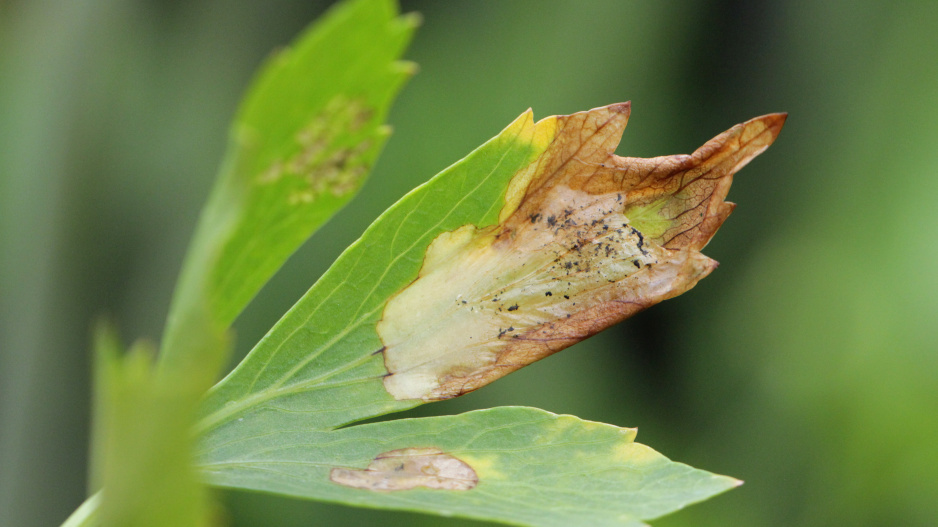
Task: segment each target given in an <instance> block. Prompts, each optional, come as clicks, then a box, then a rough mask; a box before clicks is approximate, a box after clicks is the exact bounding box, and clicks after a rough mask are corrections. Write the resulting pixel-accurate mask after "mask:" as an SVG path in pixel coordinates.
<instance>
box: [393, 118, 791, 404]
mask: <svg viewBox="0 0 938 527" xmlns="http://www.w3.org/2000/svg"><path fill="white" fill-rule="evenodd" d="M629 113H630V105H629V103H624V104H615V105H611V106H606V107H602V108H596V109H593V110H590V111H588V112H581V113H577V114H573V115H567V116H556V117H549V118H547V119H544V120H541V121H540V122H538V123H537V124H534V123H533V121H532V119H531V114H530V111H529V112H528V113H526V114H524V115H522V116H521V117H520V118H519V119H518V120H517V121H515V123H513V124H512V125H510V126H509V127H508V128H507V129H506V131H505V132H503V134H504V133H516V134H518V137H519V138H534V139H532V142H534V143H537V141H538V140H539V141H541V142H542V143H543V144H541V145H538V144H535V146H537V147H539V148H541V149H542V153H541V154H540V155H539V156H538V157H537V158H536V159H535V160H534V162H533V163H532V164H531V165H530V166H528V167H527V168H525V169H523V170H521V171H520V172H518V173H517V174H516V175H515V176H514V178H513V179H512V181H511V184H510V185H509V187H508V191H507V194H506V198H505V205H504V208H503V209H502V211H501V213H500V215H499V223H498V224H497V225H492V226H488V227H484V228H477V227H476V226H474V225H465V226H463V227H461V228H459V229H456V230H454V231H451V232H444V233H442V234H440V235H439V236H437V238H436V239H435V240H433V242H432V243H431V244H430V246H429V247H428V248H427V251H426V255H425V257H424V263H423V267H422V268H421V270H420V273H419V276H418V278H417V279H416V280H415V281H414V282H412V283H411V284H409V285H408V286H407V287H406V288H404V289H403V290H402V291H400V292H399V293H398V294H397V295H395V296H393V297H392V298H391V300H390V301H389V302H388V304H387V305H386V307H385V309H384V313H383V317H382V320H381V321H380V322H379V323H378V326H377V331H378V335H379V336H380V338H381V340H382V342H383V344H384V346H385V347H384V350H383V352H384V359H385V366H386V367H387V370H388V372H389V375H387V376H386V377H385V379H384V385H385V388H386V389H387V391H388V392H389V393H390V394H391V395H392V396H394V397H395V398H396V399H422V400H437V399H447V398H450V397H456V396H459V395H462V394H464V393H466V392H469V391H472V390H475V389H477V388H479V387H481V386H484V385H485V384H488V383H489V382H492V381H493V380H495V379H497V378H499V377H502V376H504V375H506V374H508V373H510V372H512V371H514V370H517V369H518V368H521V367H523V366H525V365H527V364H530V363H532V362H534V361H536V360H539V359H541V358H544V357H546V356H548V355H550V354H552V353H555V352H557V351H560V350H561V349H563V348H566V347H568V346H570V345H572V344H575V343H576V342H579V341H580V340H583V339H585V338H587V337H589V336H591V335H594V334H596V333H598V332H599V331H601V330H603V329H605V328H607V327H609V326H611V325H613V324H615V323H617V322H619V321H621V320H623V319H624V318H627V317H629V316H631V315H633V314H635V313H636V312H638V311H640V310H642V309H644V308H646V307H649V306H651V305H653V304H656V303H658V302H660V301H662V300H665V299H668V298H671V297H674V296H677V295H679V294H681V293H683V292H685V291H687V290H688V289H690V288H692V287H693V286H694V285H695V284H696V283H697V281H699V280H700V279H701V278H703V277H704V276H706V275H707V274H709V273H710V272H711V271H712V270H713V269H715V268H716V266H717V262H716V261H714V260H712V259H710V258H708V257H706V256H704V255H703V254H701V252H700V250H701V249H703V247H704V246H705V245H706V244H707V242H708V241H709V240H710V238H711V237H712V236H713V234H714V233H715V232H716V230H717V229H718V228H719V226H720V225H721V224H722V223H723V221H724V220H725V219H726V217H727V216H729V214H730V212H731V211H732V210H733V204H731V203H727V202H725V201H723V199H724V198H725V197H726V194H727V192H728V190H729V187H730V184H731V183H732V178H733V174H734V173H735V172H736V171H737V170H739V169H740V168H742V167H743V166H744V165H745V164H746V163H748V162H749V161H750V160H752V159H753V158H754V157H755V156H757V155H758V154H760V153H761V152H762V151H764V150H765V149H766V148H768V146H769V145H770V144H771V143H772V142H773V141H774V140H775V137H776V136H777V134H778V132H779V131H780V130H781V127H782V125H783V124H784V121H785V115H784V114H771V115H766V116H763V117H757V118H755V119H752V120H750V121H747V122H745V123H743V124H740V125H736V126H734V127H733V128H731V129H729V130H728V131H726V132H724V133H722V134H720V135H718V136H717V137H715V138H714V139H712V140H710V141H709V142H707V143H706V144H704V145H703V146H702V147H700V148H699V149H697V151H696V152H694V153H693V154H690V155H674V156H664V157H656V158H651V159H640V158H629V157H619V156H616V155H615V154H613V152H614V150H615V148H616V146H617V145H618V142H619V139H620V137H621V135H622V131H623V130H624V128H625V125H626V122H627V121H628V117H629ZM519 140H520V139H519Z"/></svg>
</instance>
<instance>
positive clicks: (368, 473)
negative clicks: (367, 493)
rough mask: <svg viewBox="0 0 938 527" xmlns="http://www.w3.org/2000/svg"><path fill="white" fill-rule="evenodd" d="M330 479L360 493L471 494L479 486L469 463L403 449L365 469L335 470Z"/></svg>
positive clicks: (435, 450)
mask: <svg viewBox="0 0 938 527" xmlns="http://www.w3.org/2000/svg"><path fill="white" fill-rule="evenodd" d="M329 479H330V480H331V481H332V482H334V483H338V484H339V485H344V486H346V487H352V488H356V489H365V490H375V491H394V490H410V489H415V488H418V487H425V488H428V489H443V490H469V489H472V488H474V487H475V486H476V485H477V484H478V483H479V477H478V476H477V475H476V472H475V471H474V470H473V469H472V467H470V466H469V465H468V464H467V463H466V462H464V461H462V460H460V459H458V458H456V457H454V456H451V455H449V454H446V453H444V452H443V451H442V450H440V449H438V448H402V449H400V450H392V451H390V452H385V453H383V454H379V455H378V456H377V457H375V459H374V460H373V461H372V462H371V463H369V464H368V468H365V469H361V470H359V469H349V468H334V469H332V471H331V472H330V473H329Z"/></svg>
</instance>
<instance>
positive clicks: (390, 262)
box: [199, 112, 535, 447]
mask: <svg viewBox="0 0 938 527" xmlns="http://www.w3.org/2000/svg"><path fill="white" fill-rule="evenodd" d="M533 134H534V124H533V119H532V117H531V113H530V112H528V113H525V114H524V115H522V116H521V117H520V118H519V119H518V120H516V121H515V122H514V123H513V124H512V125H510V126H509V127H508V128H506V129H505V130H504V131H503V132H502V133H501V134H499V135H498V136H496V137H495V138H493V139H491V140H489V141H488V142H487V143H485V144H484V145H482V146H481V147H479V148H478V149H476V150H475V151H474V152H472V153H471V154H470V155H469V156H467V157H466V158H464V159H463V160H462V161H460V162H458V163H456V164H454V165H453V166H451V167H449V168H448V169H446V170H444V171H443V172H442V173H440V174H439V175H438V176H436V177H435V178H433V179H432V180H431V181H429V182H428V183H426V184H424V185H422V186H421V187H419V188H417V189H416V190H414V191H413V192H411V193H410V194H408V195H407V196H405V197H404V198H402V199H401V200H400V201H399V202H398V203H397V204H395V205H394V206H392V207H391V208H390V209H388V210H387V211H386V212H385V213H384V214H382V215H381V217H379V218H378V219H377V220H376V221H375V222H374V223H373V224H372V225H371V226H370V227H369V228H368V229H367V230H366V231H365V233H364V234H363V235H362V237H361V238H360V239H359V240H358V241H356V242H355V243H354V244H352V245H351V246H350V247H349V248H348V249H347V250H346V251H345V252H344V253H343V254H342V255H341V256H340V257H339V259H338V260H337V261H336V262H335V264H333V266H332V267H331V268H330V269H329V270H328V271H327V272H326V273H325V274H324V275H323V276H322V278H321V279H320V280H319V281H318V282H317V283H316V284H315V285H314V286H313V287H312V288H311V289H310V290H309V291H308V292H307V293H306V294H305V295H304V296H303V298H302V299H300V301H299V302H297V304H296V305H295V306H294V307H293V308H292V309H291V310H290V311H289V312H288V313H287V314H286V315H284V317H283V318H282V319H281V320H280V321H279V322H278V323H277V324H276V325H275V326H274V328H273V329H271V331H270V332H269V333H268V334H267V335H266V336H265V337H264V338H263V339H262V340H261V341H260V342H259V343H258V345H257V346H256V347H255V348H254V349H253V350H252V351H251V352H250V353H249V354H248V356H247V357H246V358H245V359H244V360H243V361H242V362H241V364H239V365H238V366H237V367H236V368H235V370H234V371H232V372H231V374H229V375H228V376H227V377H226V378H225V379H223V380H222V381H221V382H220V383H219V384H218V385H216V386H215V387H214V388H213V389H212V390H211V391H210V392H209V394H208V396H207V398H206V400H205V404H204V405H203V407H202V410H203V413H202V418H201V420H200V423H199V430H200V432H201V434H202V436H203V437H202V444H203V445H206V446H208V447H211V446H212V445H216V444H220V443H224V442H227V441H229V440H231V439H233V438H234V439H237V438H240V437H244V436H247V435H253V434H256V433H261V432H262V431H269V430H273V429H281V428H284V429H286V428H293V427H296V426H302V427H306V428H309V429H316V430H326V429H329V428H334V427H338V426H341V425H344V424H347V423H351V422H353V421H358V420H361V419H366V418H369V417H374V416H376V415H381V414H384V413H388V412H391V411H397V410H402V409H405V408H410V407H413V406H415V405H416V404H419V403H418V402H414V401H397V400H395V399H394V398H393V397H391V396H390V395H389V394H388V393H387V391H386V390H385V389H384V386H383V384H382V379H383V377H384V376H385V375H386V374H387V370H386V369H385V367H384V363H383V360H382V357H381V355H380V353H379V354H376V352H378V351H380V350H381V347H382V344H381V340H380V339H379V338H378V335H377V333H376V332H375V325H376V324H377V322H378V320H379V319H380V318H381V311H382V308H383V307H384V305H385V303H386V302H387V300H388V298H389V297H390V296H391V295H392V294H394V293H395V292H397V291H399V290H400V289H401V288H403V287H404V286H405V285H407V284H408V283H409V282H411V281H413V279H414V278H415V277H416V275H417V272H418V271H419V269H420V266H421V263H422V261H423V255H424V252H425V251H426V248H427V246H428V245H429V243H430V242H431V241H432V240H433V238H434V237H436V236H437V235H438V234H440V233H441V232H445V231H449V230H453V229H455V228H457V227H459V226H461V225H464V224H465V223H467V222H470V223H475V224H477V225H486V224H490V223H493V222H495V221H496V220H497V217H498V212H499V210H500V209H501V208H502V206H503V205H504V203H505V200H504V194H505V188H506V186H507V185H508V182H509V180H510V179H511V178H512V176H514V175H515V174H516V173H517V172H518V171H519V170H520V169H521V168H523V167H525V166H527V165H528V164H530V162H531V160H532V158H533V156H534V155H535V148H534V146H533V143H532V140H533Z"/></svg>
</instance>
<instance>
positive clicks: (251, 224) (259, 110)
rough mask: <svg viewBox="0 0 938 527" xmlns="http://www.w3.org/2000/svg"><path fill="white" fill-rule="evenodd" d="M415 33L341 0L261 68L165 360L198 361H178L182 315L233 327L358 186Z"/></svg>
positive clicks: (211, 204) (194, 250)
mask: <svg viewBox="0 0 938 527" xmlns="http://www.w3.org/2000/svg"><path fill="white" fill-rule="evenodd" d="M415 26H416V19H415V18H414V17H398V16H397V11H396V6H395V4H394V2H392V1H391V0H354V1H349V2H345V3H341V4H339V5H338V6H336V7H335V8H333V9H332V10H331V11H330V12H329V13H327V14H326V15H325V16H324V17H323V18H322V19H321V20H320V21H318V22H317V23H316V24H315V25H313V26H312V27H310V29H308V30H307V31H306V32H305V33H304V34H303V35H301V36H300V37H299V38H298V40H297V41H296V43H295V44H294V45H293V46H292V47H291V48H289V49H286V50H283V51H281V52H279V53H278V54H277V55H275V56H274V57H272V58H271V59H270V60H269V61H268V62H267V64H266V65H265V66H264V67H263V68H262V69H261V72H260V73H259V74H258V76H257V78H256V79H255V81H254V83H253V85H252V87H251V89H250V90H249V92H248V94H247V96H246V97H245V99H244V102H243V104H242V106H241V108H240V109H239V111H238V114H237V116H236V118H235V121H234V124H233V125H232V129H231V137H230V145H229V148H228V152H227V154H226V156H225V160H224V162H223V164H222V167H221V171H220V174H219V178H218V181H217V183H216V186H215V188H214V189H213V191H212V194H211V196H210V197H209V201H208V203H207V205H206V207H205V209H204V210H203V211H202V216H201V218H200V221H199V226H198V228H197V231H196V234H195V236H194V238H193V241H192V245H191V246H190V249H189V252H188V254H187V257H186V262H185V264H184V266H183V271H182V274H181V277H180V281H179V284H178V285H177V289H176V293H175V296H174V300H173V306H172V309H171V311H170V316H169V318H168V321H167V327H166V331H165V333H164V338H163V347H162V354H163V356H162V360H163V362H164V363H176V364H179V365H180V366H179V367H184V365H186V364H189V363H191V361H192V360H195V359H190V358H186V357H184V356H183V355H185V353H186V352H185V346H184V343H185V341H186V340H188V339H189V338H191V333H192V327H190V328H189V329H185V326H186V325H187V324H188V325H189V326H194V324H190V323H188V322H187V318H188V317H191V316H196V317H198V316H202V317H206V316H207V317H208V318H209V319H211V320H214V321H215V323H217V324H218V325H219V326H220V327H222V328H225V327H227V326H228V325H230V323H231V322H232V321H233V320H234V318H235V317H236V316H237V315H238V313H240V312H241V310H242V309H243V308H244V307H245V306H246V305H247V303H248V302H249V301H250V300H251V298H253V297H254V295H255V294H256V293H257V292H258V291H259V290H260V288H261V287H262V286H263V285H264V284H265V283H266V282H267V280H269V279H270V277H271V276H272V275H273V273H274V272H276V271H277V269H279V268H280V266H281V265H282V264H283V263H284V261H285V260H286V259H287V258H288V257H289V256H290V254H292V253H293V252H294V251H295V250H296V249H297V248H298V247H299V246H300V245H301V244H302V243H303V242H304V241H305V240H306V239H307V238H309V236H310V235H311V234H312V233H313V232H314V231H315V230H316V229H317V228H319V227H320V226H321V225H322V224H323V223H324V222H325V221H326V220H327V219H329V218H330V217H331V216H332V215H333V214H334V213H335V212H336V211H337V210H338V209H339V208H340V207H342V206H343V205H344V204H345V203H347V202H348V201H349V199H351V198H352V196H353V195H354V194H355V193H356V191H357V190H358V189H359V188H360V186H361V184H362V183H363V181H364V178H365V176H366V175H367V174H368V172H369V171H370V169H371V166H372V164H373V163H374V161H375V159H376V157H377V155H378V153H379V151H380V149H381V147H382V145H383V144H384V141H385V139H386V138H387V136H388V128H387V127H386V126H385V125H384V124H383V122H384V120H385V117H386V115H387V112H388V109H389V107H390V105H391V102H392V101H393V98H394V96H395V95H396V93H397V92H398V90H399V89H400V88H401V86H402V85H403V83H404V81H405V80H406V79H407V78H408V77H409V76H410V74H411V73H412V72H413V67H412V66H411V65H410V64H408V63H403V62H399V61H398V58H399V57H400V55H401V53H403V50H404V48H405V46H406V45H407V43H408V41H409V40H410V37H411V35H412V33H413V30H414V28H415ZM200 311H207V312H206V313H203V314H202V315H199V314H198V312H200ZM184 333H187V334H186V335H183V334H184Z"/></svg>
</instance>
